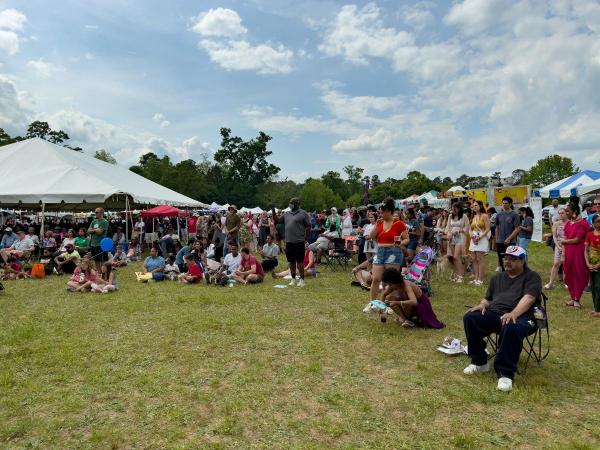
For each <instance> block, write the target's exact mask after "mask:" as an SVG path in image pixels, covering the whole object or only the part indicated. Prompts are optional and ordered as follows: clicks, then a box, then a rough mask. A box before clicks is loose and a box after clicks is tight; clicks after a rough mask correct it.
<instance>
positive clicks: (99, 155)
mask: <svg viewBox="0 0 600 450" xmlns="http://www.w3.org/2000/svg"><path fill="white" fill-rule="evenodd" d="M94 158H96V159H99V160H100V161H104V162H107V163H109V164H116V163H117V160H116V159H115V157H114V156H113V155H111V154H110V153H109V152H107V151H106V150H104V149H103V148H101V149H100V150H96V153H95V154H94Z"/></svg>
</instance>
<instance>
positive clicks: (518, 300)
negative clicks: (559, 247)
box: [463, 246, 542, 392]
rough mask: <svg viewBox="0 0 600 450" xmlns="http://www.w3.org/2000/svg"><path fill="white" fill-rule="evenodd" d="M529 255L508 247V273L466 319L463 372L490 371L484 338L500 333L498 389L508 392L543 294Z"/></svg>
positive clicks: (497, 278) (500, 276)
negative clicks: (468, 361)
mask: <svg viewBox="0 0 600 450" xmlns="http://www.w3.org/2000/svg"><path fill="white" fill-rule="evenodd" d="M526 255H527V254H526V252H525V250H523V249H522V248H521V247H518V246H510V247H508V248H507V249H506V253H505V254H504V258H503V263H504V268H505V272H499V273H498V274H497V275H495V276H494V277H493V278H492V279H491V280H490V284H489V286H488V289H487V293H486V294H485V297H484V299H483V300H481V302H480V303H479V304H478V305H477V306H474V307H472V308H470V309H469V310H468V311H467V313H466V314H465V315H464V318H463V322H464V328H465V334H466V336H467V343H468V349H469V356H470V358H471V364H469V365H468V366H467V367H466V368H465V370H464V373H465V374H466V375H473V374H476V373H483V372H488V371H489V370H490V367H489V364H488V362H487V353H486V352H485V346H486V342H485V337H486V336H488V335H490V334H492V333H498V335H499V336H498V342H499V346H498V351H497V353H496V358H495V359H494V369H495V371H496V375H497V377H498V386H497V389H499V390H501V391H505V392H508V391H510V390H512V385H513V378H514V375H515V372H516V371H517V363H518V362H519V355H520V354H521V350H522V348H523V339H525V337H527V336H529V335H530V334H532V333H534V332H535V330H536V324H535V320H534V316H533V312H534V306H535V305H536V304H539V302H540V300H541V295H542V279H541V277H540V275H539V274H538V273H536V272H534V271H532V270H530V269H529V268H528V267H527V264H526Z"/></svg>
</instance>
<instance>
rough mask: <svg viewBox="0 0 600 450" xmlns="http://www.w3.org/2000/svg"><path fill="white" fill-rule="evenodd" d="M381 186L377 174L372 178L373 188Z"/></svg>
mask: <svg viewBox="0 0 600 450" xmlns="http://www.w3.org/2000/svg"><path fill="white" fill-rule="evenodd" d="M380 184H381V180H380V179H379V175H377V174H375V175H373V176H372V177H371V187H372V188H375V187H377V186H379V185H380Z"/></svg>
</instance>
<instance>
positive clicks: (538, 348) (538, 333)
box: [487, 292, 550, 376]
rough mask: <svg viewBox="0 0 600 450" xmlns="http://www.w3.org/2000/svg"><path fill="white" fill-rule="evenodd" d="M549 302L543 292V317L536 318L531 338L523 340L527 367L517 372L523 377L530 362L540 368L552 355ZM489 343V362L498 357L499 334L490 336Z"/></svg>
mask: <svg viewBox="0 0 600 450" xmlns="http://www.w3.org/2000/svg"><path fill="white" fill-rule="evenodd" d="M547 301H548V297H547V296H546V294H544V293H543V292H542V308H543V315H540V316H539V317H536V318H535V323H536V328H535V331H534V332H533V333H532V334H530V335H529V336H526V337H525V339H524V340H523V351H524V352H525V353H526V354H527V359H526V361H525V367H523V370H522V371H521V370H517V372H518V373H519V374H520V375H522V376H525V372H527V367H528V366H529V361H530V360H531V359H532V358H533V359H534V360H535V361H536V362H537V365H538V366H540V365H541V364H542V361H543V360H544V359H546V358H547V357H548V355H549V354H550V325H549V324H548V313H547V311H548V308H547V307H546V303H547ZM542 316H543V317H542ZM544 335H545V337H546V339H545V341H546V345H545V346H544V343H543V341H544ZM487 343H488V345H489V346H490V347H491V350H492V351H491V352H488V361H489V360H490V359H492V358H493V357H494V356H496V353H497V352H498V347H499V345H500V336H499V335H498V333H492V334H490V335H489V336H488V337H487ZM544 347H545V348H544Z"/></svg>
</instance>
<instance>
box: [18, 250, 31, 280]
mask: <svg viewBox="0 0 600 450" xmlns="http://www.w3.org/2000/svg"><path fill="white" fill-rule="evenodd" d="M20 264H21V272H22V276H23V277H24V278H29V277H30V276H31V270H32V269H33V263H32V262H31V252H29V251H27V250H26V251H24V252H23V254H22V255H21V261H20Z"/></svg>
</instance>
